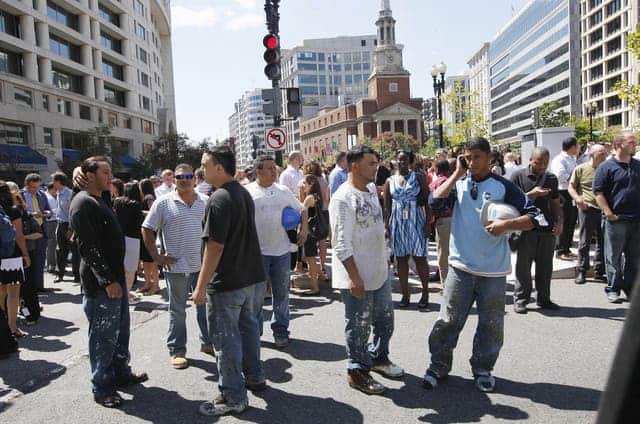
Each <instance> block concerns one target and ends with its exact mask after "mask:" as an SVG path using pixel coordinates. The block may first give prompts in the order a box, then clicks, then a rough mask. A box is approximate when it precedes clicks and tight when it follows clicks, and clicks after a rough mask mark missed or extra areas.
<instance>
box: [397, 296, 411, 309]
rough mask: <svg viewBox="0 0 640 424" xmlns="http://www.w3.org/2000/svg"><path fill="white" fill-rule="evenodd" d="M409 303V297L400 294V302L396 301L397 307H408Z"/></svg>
mask: <svg viewBox="0 0 640 424" xmlns="http://www.w3.org/2000/svg"><path fill="white" fill-rule="evenodd" d="M410 304H411V298H410V297H409V296H402V299H401V300H400V302H398V307H399V308H408V307H409V305H410Z"/></svg>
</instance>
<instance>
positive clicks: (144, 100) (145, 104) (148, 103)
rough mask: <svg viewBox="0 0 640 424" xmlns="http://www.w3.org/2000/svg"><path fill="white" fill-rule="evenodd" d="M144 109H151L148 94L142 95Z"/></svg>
mask: <svg viewBox="0 0 640 424" xmlns="http://www.w3.org/2000/svg"><path fill="white" fill-rule="evenodd" d="M142 109H144V110H151V101H150V100H149V98H148V97H146V96H142Z"/></svg>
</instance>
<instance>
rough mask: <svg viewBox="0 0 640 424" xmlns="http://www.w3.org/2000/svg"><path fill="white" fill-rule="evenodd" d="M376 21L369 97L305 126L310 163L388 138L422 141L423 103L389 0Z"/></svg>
mask: <svg viewBox="0 0 640 424" xmlns="http://www.w3.org/2000/svg"><path fill="white" fill-rule="evenodd" d="M380 9H381V10H380V15H379V17H378V20H377V21H376V26H377V28H378V32H377V36H378V39H377V47H376V50H375V52H374V62H373V63H374V67H373V71H372V73H371V75H370V76H369V79H368V81H367V84H368V98H365V99H361V100H359V101H357V102H356V103H355V104H348V105H345V106H341V107H327V108H324V109H321V110H320V112H319V114H318V116H315V117H313V118H310V119H308V120H305V121H302V122H301V123H300V135H301V139H302V152H303V153H304V155H305V158H309V159H324V158H329V157H331V156H332V155H333V153H334V152H337V151H340V150H342V151H346V150H348V149H349V148H350V147H352V146H354V145H355V144H357V143H358V142H359V141H360V140H361V139H363V138H365V137H370V138H372V139H375V138H377V137H379V136H380V135H382V134H383V133H387V132H392V133H401V134H404V135H410V136H412V137H413V138H415V139H416V140H418V141H420V140H421V139H422V118H421V109H422V98H412V97H411V90H410V86H409V77H410V74H409V72H408V71H407V70H406V69H404V67H403V65H402V48H403V46H402V45H401V44H396V31H395V23H396V21H395V19H394V18H393V14H392V13H391V7H390V5H389V0H382V1H381V7H380Z"/></svg>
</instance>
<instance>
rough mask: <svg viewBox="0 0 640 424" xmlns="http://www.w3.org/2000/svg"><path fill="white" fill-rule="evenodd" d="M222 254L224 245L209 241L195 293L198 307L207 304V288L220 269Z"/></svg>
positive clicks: (194, 298) (206, 244) (205, 247)
mask: <svg viewBox="0 0 640 424" xmlns="http://www.w3.org/2000/svg"><path fill="white" fill-rule="evenodd" d="M222 252H224V245H223V244H220V243H218V242H217V241H215V240H208V241H207V242H206V243H205V245H204V254H203V256H202V267H201V268H200V274H199V275H198V283H197V285H196V288H195V290H194V291H193V301H194V303H195V304H196V305H204V303H205V302H206V297H205V291H206V287H207V284H208V283H209V281H211V278H212V277H213V274H214V272H216V269H218V265H219V264H220V259H221V258H222Z"/></svg>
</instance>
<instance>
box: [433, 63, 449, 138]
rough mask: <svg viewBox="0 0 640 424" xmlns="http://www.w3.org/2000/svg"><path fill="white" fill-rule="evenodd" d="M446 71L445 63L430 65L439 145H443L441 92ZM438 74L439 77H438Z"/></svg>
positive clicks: (442, 91)
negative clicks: (436, 107) (436, 110)
mask: <svg viewBox="0 0 640 424" xmlns="http://www.w3.org/2000/svg"><path fill="white" fill-rule="evenodd" d="M446 72H447V65H445V64H444V62H440V64H438V65H433V66H432V67H431V76H432V77H433V92H434V94H435V95H436V98H437V99H438V130H439V132H440V140H439V146H440V148H442V147H444V132H443V130H442V98H441V96H442V93H444V74H445V73H446ZM438 75H440V79H438Z"/></svg>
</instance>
